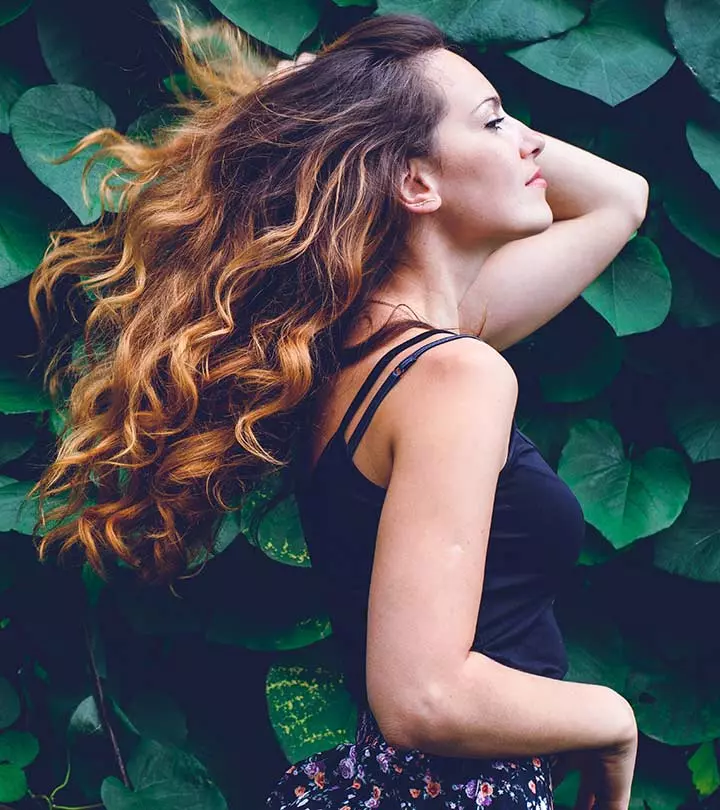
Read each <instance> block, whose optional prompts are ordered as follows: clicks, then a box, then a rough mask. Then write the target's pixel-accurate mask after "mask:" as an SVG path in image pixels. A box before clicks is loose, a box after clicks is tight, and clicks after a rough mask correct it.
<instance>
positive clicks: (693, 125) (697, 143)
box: [685, 63, 720, 188]
mask: <svg viewBox="0 0 720 810" xmlns="http://www.w3.org/2000/svg"><path fill="white" fill-rule="evenodd" d="M719 65H720V63H719ZM718 70H720V66H719V67H718ZM685 137H686V138H687V142H688V144H690V149H691V150H692V153H693V157H694V158H695V160H696V161H697V164H698V166H700V168H702V169H704V170H705V171H706V172H707V173H708V174H709V175H710V177H711V179H712V181H713V183H715V185H716V186H717V187H718V188H720V131H718V130H717V129H708V128H707V127H704V126H702V124H699V123H698V122H697V121H688V122H687V124H686V126H685Z"/></svg>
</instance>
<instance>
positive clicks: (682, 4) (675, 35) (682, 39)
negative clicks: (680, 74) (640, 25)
mask: <svg viewBox="0 0 720 810" xmlns="http://www.w3.org/2000/svg"><path fill="white" fill-rule="evenodd" d="M665 19H666V20H667V27H668V31H669V33H670V37H671V38H672V41H673V44H674V45H675V50H676V51H677V52H678V54H679V55H680V58H681V59H682V60H683V62H684V63H685V64H686V65H687V66H688V68H689V69H690V72H691V73H692V74H693V76H695V78H696V79H697V80H698V82H699V83H700V84H701V85H702V86H703V87H704V88H705V89H706V90H707V91H708V93H710V95H711V96H712V97H713V98H714V99H715V100H716V101H720V15H719V14H718V6H717V0H666V3H665Z"/></svg>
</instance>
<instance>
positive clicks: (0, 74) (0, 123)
mask: <svg viewBox="0 0 720 810" xmlns="http://www.w3.org/2000/svg"><path fill="white" fill-rule="evenodd" d="M0 13H1V12H0ZM26 90H27V84H26V83H25V81H24V80H23V78H22V76H21V74H20V72H19V71H18V70H16V69H15V68H14V67H12V66H11V65H5V64H1V63H0V132H4V133H5V134H6V135H7V133H8V132H10V108H11V107H12V105H13V104H14V103H15V102H16V101H17V100H18V99H19V98H20V96H21V95H22V94H23V93H24V92H25V91H26Z"/></svg>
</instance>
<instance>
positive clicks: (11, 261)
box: [0, 188, 50, 287]
mask: <svg viewBox="0 0 720 810" xmlns="http://www.w3.org/2000/svg"><path fill="white" fill-rule="evenodd" d="M49 241H50V240H49V236H48V226H47V223H46V222H44V221H43V220H42V218H41V217H39V216H38V211H37V201H34V200H32V199H31V198H30V197H29V196H28V195H26V194H25V192H24V190H23V189H22V188H18V189H17V190H15V191H13V192H11V191H10V190H9V189H4V188H0V287H7V286H9V285H10V284H14V283H15V282H16V281H19V280H20V279H21V278H25V277H26V276H28V275H30V273H32V272H33V270H35V268H36V267H37V265H38V264H39V263H40V260H41V259H42V257H43V253H44V252H45V248H46V247H47V245H48V242H49Z"/></svg>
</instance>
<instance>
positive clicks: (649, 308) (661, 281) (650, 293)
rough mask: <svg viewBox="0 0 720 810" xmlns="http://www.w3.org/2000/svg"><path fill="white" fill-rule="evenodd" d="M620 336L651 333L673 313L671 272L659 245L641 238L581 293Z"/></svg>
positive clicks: (629, 243) (631, 242) (633, 242)
mask: <svg viewBox="0 0 720 810" xmlns="http://www.w3.org/2000/svg"><path fill="white" fill-rule="evenodd" d="M582 296H583V298H584V299H585V300H586V301H587V302H588V304H590V306H591V307H592V308H593V309H594V310H596V311H597V312H599V313H600V315H602V316H603V318H605V320H606V321H607V322H608V323H609V324H610V326H612V328H613V329H614V330H615V334H617V335H618V336H619V337H624V336H625V335H632V334H635V333H637V332H649V331H650V330H651V329H655V328H656V327H658V326H660V324H661V323H663V321H664V320H665V318H666V317H667V314H668V312H670V301H671V299H672V283H671V281H670V273H669V271H668V269H667V267H666V266H665V263H664V262H663V258H662V255H661V254H660V251H659V250H658V249H657V247H656V245H655V244H654V243H653V242H652V241H651V240H650V239H648V238H647V237H645V236H638V237H636V238H635V239H633V240H632V241H630V242H628V243H627V245H625V247H624V248H623V249H622V251H621V252H620V254H619V255H618V256H617V257H616V258H615V259H614V261H612V262H611V263H610V265H609V267H608V268H607V269H606V270H605V271H604V272H603V273H602V275H600V276H599V277H598V278H597V279H595V281H593V282H592V284H590V285H589V286H588V287H587V288H586V289H585V291H584V292H583V294H582Z"/></svg>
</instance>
